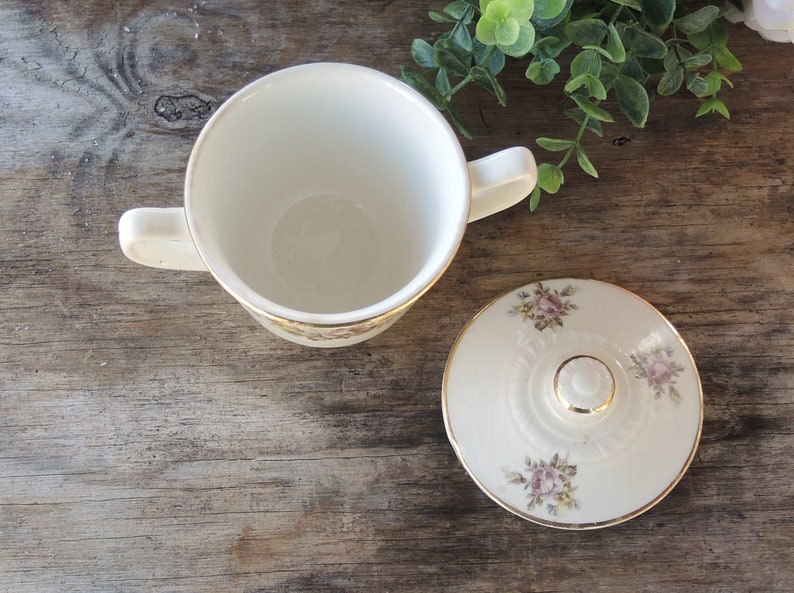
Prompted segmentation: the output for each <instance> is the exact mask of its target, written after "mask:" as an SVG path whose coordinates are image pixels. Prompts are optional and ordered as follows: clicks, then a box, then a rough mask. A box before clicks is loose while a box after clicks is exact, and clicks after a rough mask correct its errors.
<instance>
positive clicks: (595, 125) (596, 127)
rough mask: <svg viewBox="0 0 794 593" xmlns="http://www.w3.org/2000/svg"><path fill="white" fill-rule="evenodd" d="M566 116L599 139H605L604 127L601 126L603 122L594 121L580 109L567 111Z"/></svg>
mask: <svg viewBox="0 0 794 593" xmlns="http://www.w3.org/2000/svg"><path fill="white" fill-rule="evenodd" d="M565 115H567V116H568V117H570V118H571V119H572V120H573V121H575V122H576V123H578V124H579V125H580V126H585V129H587V130H590V131H591V132H592V133H593V134H595V135H596V136H598V137H599V138H603V136H604V126H602V125H601V122H600V121H598V120H597V119H593V118H592V117H590V116H589V115H587V114H586V113H585V112H584V111H582V110H581V109H579V108H578V107H575V108H573V109H567V110H566V111H565Z"/></svg>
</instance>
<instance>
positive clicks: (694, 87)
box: [686, 73, 714, 97]
mask: <svg viewBox="0 0 794 593" xmlns="http://www.w3.org/2000/svg"><path fill="white" fill-rule="evenodd" d="M686 88H687V89H689V91H690V92H691V93H692V94H693V95H695V96H696V97H708V96H709V95H713V94H714V93H713V92H712V90H711V86H710V85H709V83H708V81H707V80H706V79H705V78H703V77H702V76H701V75H700V74H697V73H696V74H692V75H690V76H689V77H688V78H687V81H686Z"/></svg>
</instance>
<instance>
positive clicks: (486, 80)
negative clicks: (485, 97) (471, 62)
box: [470, 66, 507, 107]
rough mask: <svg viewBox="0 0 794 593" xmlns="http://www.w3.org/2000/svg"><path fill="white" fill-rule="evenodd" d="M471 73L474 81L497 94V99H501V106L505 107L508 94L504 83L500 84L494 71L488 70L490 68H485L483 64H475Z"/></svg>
mask: <svg viewBox="0 0 794 593" xmlns="http://www.w3.org/2000/svg"><path fill="white" fill-rule="evenodd" d="M470 73H471V77H472V78H473V79H474V82H476V83H477V84H479V85H480V86H481V87H483V88H484V89H485V90H487V91H488V92H489V93H491V94H493V95H494V96H496V99H497V100H498V101H499V104H500V105H501V106H503V107H504V106H505V105H507V94H506V93H505V90H504V89H503V88H502V85H501V84H499V81H497V80H496V77H495V76H494V75H493V72H491V71H490V70H488V68H483V67H482V66H474V67H473V68H472V69H471V70H470Z"/></svg>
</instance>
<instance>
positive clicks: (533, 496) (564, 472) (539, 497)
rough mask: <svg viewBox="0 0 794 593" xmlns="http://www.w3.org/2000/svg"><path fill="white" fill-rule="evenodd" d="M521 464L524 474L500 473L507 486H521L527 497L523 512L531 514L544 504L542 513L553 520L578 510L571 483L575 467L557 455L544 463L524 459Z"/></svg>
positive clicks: (573, 487) (508, 471)
mask: <svg viewBox="0 0 794 593" xmlns="http://www.w3.org/2000/svg"><path fill="white" fill-rule="evenodd" d="M524 464H525V465H526V468H525V470H524V471H525V473H522V472H517V471H511V470H504V473H505V477H506V478H507V481H508V482H510V483H511V484H523V486H524V490H526V491H527V497H528V498H529V502H528V503H527V509H529V510H530V511H533V510H535V509H536V508H537V507H543V505H544V504H545V505H546V507H545V508H546V511H547V512H548V513H549V514H550V515H552V516H554V517H557V516H560V515H561V514H564V512H565V511H570V510H573V509H578V508H579V501H578V500H576V498H574V495H573V493H574V491H576V486H574V485H573V482H572V478H573V477H574V476H575V475H576V466H575V465H570V464H569V463H568V461H567V459H565V458H562V457H560V456H559V455H558V454H557V453H555V454H554V456H552V458H551V459H550V460H549V461H548V462H547V461H544V460H543V459H536V460H534V461H533V460H532V459H530V458H529V457H527V458H526V459H525V460H524Z"/></svg>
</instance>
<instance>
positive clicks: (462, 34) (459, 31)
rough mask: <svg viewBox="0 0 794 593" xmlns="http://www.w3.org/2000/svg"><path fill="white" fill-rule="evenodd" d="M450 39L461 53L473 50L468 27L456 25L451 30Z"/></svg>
mask: <svg viewBox="0 0 794 593" xmlns="http://www.w3.org/2000/svg"><path fill="white" fill-rule="evenodd" d="M450 39H451V40H452V41H453V42H454V44H455V45H456V46H457V47H458V48H459V49H461V50H462V51H465V52H471V51H472V50H473V49H474V46H473V42H472V38H471V33H469V29H468V27H466V26H465V25H463V24H461V23H458V24H457V25H456V26H455V28H454V29H453V30H452V35H451V36H450Z"/></svg>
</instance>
